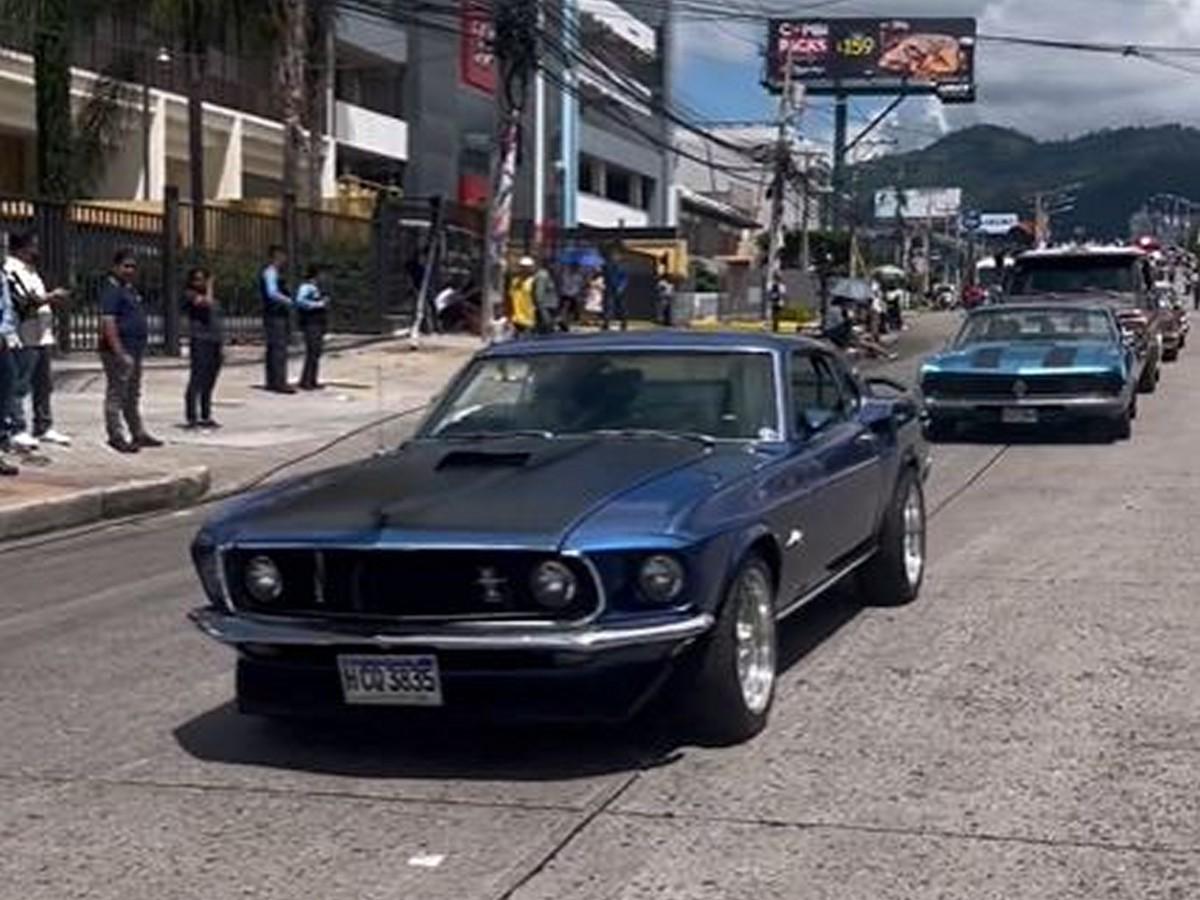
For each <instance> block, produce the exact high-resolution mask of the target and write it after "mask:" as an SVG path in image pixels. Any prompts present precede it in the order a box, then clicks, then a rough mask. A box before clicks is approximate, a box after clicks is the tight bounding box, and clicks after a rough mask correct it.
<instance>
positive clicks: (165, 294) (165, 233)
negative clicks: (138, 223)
mask: <svg viewBox="0 0 1200 900" xmlns="http://www.w3.org/2000/svg"><path fill="white" fill-rule="evenodd" d="M198 202H200V203H203V201H198ZM161 259H162V298H163V352H164V353H165V354H166V355H167V356H179V355H180V348H179V331H180V322H179V320H180V315H179V271H178V270H179V188H178V187H176V186H175V185H168V186H167V188H166V193H165V196H164V198H163V230H162V255H161Z"/></svg>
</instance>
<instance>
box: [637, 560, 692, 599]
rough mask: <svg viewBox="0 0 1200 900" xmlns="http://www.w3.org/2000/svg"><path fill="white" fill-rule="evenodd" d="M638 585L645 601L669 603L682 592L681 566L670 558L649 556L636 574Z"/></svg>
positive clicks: (677, 561)
mask: <svg viewBox="0 0 1200 900" xmlns="http://www.w3.org/2000/svg"><path fill="white" fill-rule="evenodd" d="M638 584H639V585H640V586H641V588H642V593H643V594H644V595H645V596H646V599H647V600H650V601H651V602H653V603H670V602H671V601H672V600H674V599H675V598H676V597H678V596H679V594H680V592H682V591H683V566H682V565H680V564H679V560H677V559H675V558H674V557H672V556H663V555H661V554H659V555H655V556H649V557H647V558H646V561H645V562H643V563H642V569H641V571H640V572H639V573H638Z"/></svg>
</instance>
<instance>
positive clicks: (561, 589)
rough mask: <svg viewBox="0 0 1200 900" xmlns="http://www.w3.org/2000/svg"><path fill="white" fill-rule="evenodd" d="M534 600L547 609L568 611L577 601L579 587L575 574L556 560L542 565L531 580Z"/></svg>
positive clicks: (534, 571)
mask: <svg viewBox="0 0 1200 900" xmlns="http://www.w3.org/2000/svg"><path fill="white" fill-rule="evenodd" d="M529 587H530V589H531V590H532V591H533V599H535V600H536V601H537V602H538V603H539V604H540V605H542V606H544V607H545V608H546V609H551V610H559V609H566V608H567V607H568V606H570V605H571V601H572V600H574V599H575V594H576V593H577V591H578V589H579V585H578V583H577V582H576V580H575V573H574V572H572V571H571V570H570V568H568V567H567V566H565V565H563V564H562V563H560V562H557V561H555V560H549V561H547V562H544V563H542V564H541V565H540V566H538V567H537V568H536V569H534V570H533V576H532V577H531V578H530V579H529Z"/></svg>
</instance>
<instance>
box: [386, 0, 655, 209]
mask: <svg viewBox="0 0 1200 900" xmlns="http://www.w3.org/2000/svg"><path fill="white" fill-rule="evenodd" d="M460 3H461V6H460V14H459V17H458V21H457V22H456V23H455V25H454V27H452V28H433V27H422V26H417V27H413V28H411V29H410V30H409V52H410V58H411V60H412V61H413V62H412V64H411V65H409V67H408V72H407V78H406V85H405V97H406V100H407V105H406V110H407V111H408V112H409V124H410V126H411V134H412V152H411V154H410V156H411V159H410V161H409V165H408V167H407V169H406V173H405V180H404V184H405V188H406V191H407V193H409V194H410V195H413V196H435V195H437V196H444V197H449V198H453V199H456V200H458V201H460V202H463V203H480V202H483V201H484V200H485V199H486V196H487V191H488V178H489V171H490V168H489V166H490V154H491V150H492V147H493V145H494V143H495V139H496V124H495V123H496V118H495V117H496V97H495V93H496V90H497V89H498V87H499V86H498V85H497V84H496V78H497V76H496V71H495V65H494V60H493V59H492V56H491V34H490V25H489V20H488V12H487V7H486V4H484V5H480V4H479V3H478V2H477V0H460ZM549 7H553V8H554V9H555V10H556V12H555V14H554V15H553V16H551V15H550V14H549V12H544V16H545V18H544V29H545V33H546V35H547V37H546V42H545V43H546V46H544V47H543V51H544V52H543V60H544V61H545V63H546V65H547V67H548V71H547V73H546V74H545V75H544V76H542V77H540V78H535V79H532V80H531V82H530V85H529V91H528V101H529V102H528V104H527V115H526V119H525V122H524V140H523V145H522V151H521V168H520V183H519V186H518V190H517V193H516V200H515V204H516V206H515V216H516V218H517V219H518V220H524V221H526V222H536V221H540V222H544V223H556V224H558V225H559V226H560V227H561V226H565V227H572V226H575V225H589V226H597V227H605V226H618V225H621V224H624V225H625V226H626V227H630V228H634V227H644V226H648V225H664V224H669V223H670V221H671V216H672V211H671V205H670V192H669V190H667V189H666V188H665V187H664V186H665V185H669V184H670V181H671V179H670V171H671V154H670V153H669V152H668V148H669V147H670V126H669V123H668V121H667V120H666V119H665V118H664V117H663V116H661V115H659V114H658V113H657V110H659V109H661V108H662V107H663V106H664V105H665V104H666V103H667V102H668V101H669V94H670V80H669V75H668V73H669V65H668V58H669V38H670V28H669V15H668V12H667V10H668V8H669V4H666V3H662V4H647V3H639V2H635V0H628V3H627V5H623V4H622V3H621V0H578V2H577V3H575V2H574V0H572V2H570V3H568V4H565V5H564V6H563V7H558V6H557V5H556V4H551V5H549V6H548V9H549ZM560 9H561V10H565V11H566V12H565V15H566V16H567V18H566V19H565V20H564V19H563V18H562V15H563V13H562V12H558V11H557V10H560ZM564 21H565V22H575V23H576V24H574V25H564ZM568 60H569V61H570V62H571V63H573V65H570V66H568V65H565V62H566V61H568Z"/></svg>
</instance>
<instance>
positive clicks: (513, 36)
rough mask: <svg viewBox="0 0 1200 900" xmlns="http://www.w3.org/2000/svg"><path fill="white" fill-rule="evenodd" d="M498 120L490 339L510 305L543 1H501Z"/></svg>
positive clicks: (491, 207) (486, 332) (488, 267)
mask: <svg viewBox="0 0 1200 900" xmlns="http://www.w3.org/2000/svg"><path fill="white" fill-rule="evenodd" d="M493 15H494V16H495V24H496V48H495V57H496V67H497V74H498V75H499V78H498V79H497V85H496V120H497V124H498V128H499V139H498V141H497V143H496V149H495V151H494V153H493V162H492V192H491V197H490V198H489V201H488V210H487V247H486V258H485V260H484V281H483V284H484V289H483V308H482V310H481V313H482V316H481V318H482V320H483V323H482V328H481V330H482V332H483V339H484V340H485V341H487V340H490V337H491V334H490V328H491V324H492V322H493V321H494V320H495V312H496V310H497V309H499V308H501V307H502V306H503V303H504V286H505V276H506V275H507V269H508V238H509V234H510V233H511V231H512V210H513V191H514V190H515V188H516V181H517V153H518V151H519V149H520V144H521V116H522V114H523V113H524V110H525V101H526V96H527V94H528V89H529V76H530V74H531V72H532V71H533V70H534V69H535V68H536V67H537V61H538V60H537V55H538V47H537V41H538V35H537V18H538V13H537V5H536V3H535V2H533V0H495V2H494V4H493Z"/></svg>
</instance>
